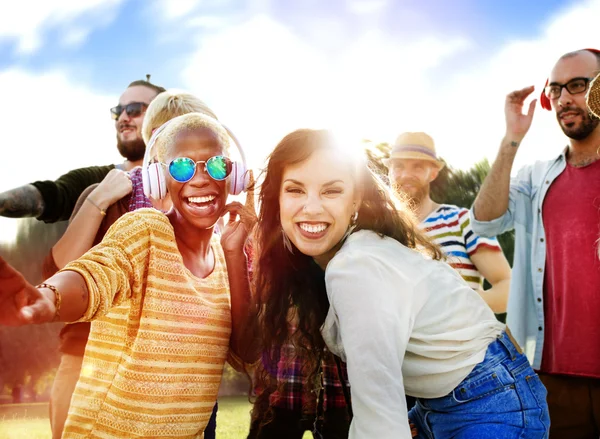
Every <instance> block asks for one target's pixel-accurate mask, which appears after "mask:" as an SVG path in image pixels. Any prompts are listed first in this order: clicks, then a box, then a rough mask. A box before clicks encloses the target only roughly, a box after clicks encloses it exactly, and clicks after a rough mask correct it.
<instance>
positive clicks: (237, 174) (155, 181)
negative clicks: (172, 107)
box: [142, 113, 249, 200]
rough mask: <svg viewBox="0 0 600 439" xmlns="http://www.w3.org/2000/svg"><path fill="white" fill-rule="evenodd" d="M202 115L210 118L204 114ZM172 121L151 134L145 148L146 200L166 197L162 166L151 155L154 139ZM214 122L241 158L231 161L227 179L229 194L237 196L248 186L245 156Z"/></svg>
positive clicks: (143, 168)
mask: <svg viewBox="0 0 600 439" xmlns="http://www.w3.org/2000/svg"><path fill="white" fill-rule="evenodd" d="M188 114H189V113H188ZM200 114H202V113H200ZM202 115H203V116H205V117H209V118H211V117H210V116H206V115H205V114H202ZM211 119H212V118H211ZM172 120H173V119H171V120H168V121H167V122H165V123H164V124H162V125H161V126H160V127H159V128H158V129H156V130H155V131H154V132H153V133H152V137H150V140H149V141H148V145H147V146H146V152H145V154H144V161H143V163H142V183H143V186H144V195H146V196H147V197H148V198H154V199H155V200H161V199H163V198H164V197H165V196H166V195H167V184H166V178H165V173H164V170H163V166H162V165H161V164H160V163H158V162H157V161H156V160H155V159H156V158H155V156H154V154H153V149H154V145H155V144H156V139H157V138H158V136H160V134H161V133H162V132H163V131H164V130H165V128H166V127H167V126H168V125H169V124H170V123H171V121H172ZM215 120H216V119H215ZM216 122H217V123H219V124H220V125H221V126H222V127H223V128H224V129H225V131H227V134H229V137H230V138H231V139H232V140H233V143H235V145H236V146H237V149H238V151H239V152H240V156H241V158H242V161H241V162H234V161H232V163H231V173H230V174H229V176H228V177H227V178H228V179H229V193H230V194H231V195H238V194H240V193H241V192H242V191H245V190H246V188H247V187H248V184H249V175H248V173H247V172H246V154H244V150H243V149H242V146H241V145H240V142H239V141H238V139H237V138H236V137H235V135H234V134H233V133H232V132H231V131H230V130H229V128H227V127H226V126H225V125H223V124H222V123H221V122H219V121H218V120H217V121H216ZM151 160H152V161H153V162H152V163H150V161H151Z"/></svg>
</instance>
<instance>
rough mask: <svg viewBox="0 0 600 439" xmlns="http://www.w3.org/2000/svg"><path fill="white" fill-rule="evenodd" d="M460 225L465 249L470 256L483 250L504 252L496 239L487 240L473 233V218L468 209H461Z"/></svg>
mask: <svg viewBox="0 0 600 439" xmlns="http://www.w3.org/2000/svg"><path fill="white" fill-rule="evenodd" d="M458 223H459V226H460V229H461V232H462V237H463V241H464V243H465V248H466V249H467V254H468V255H469V256H472V255H474V254H475V253H477V250H479V249H481V248H489V249H490V250H494V251H502V247H500V243H499V242H498V239H496V237H491V238H486V237H484V236H480V235H478V234H476V233H475V232H474V231H473V228H472V227H471V218H470V216H469V210H468V209H461V210H460V212H459V213H458Z"/></svg>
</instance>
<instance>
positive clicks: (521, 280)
mask: <svg viewBox="0 0 600 439" xmlns="http://www.w3.org/2000/svg"><path fill="white" fill-rule="evenodd" d="M566 151H567V150H566V149H565V150H564V151H563V152H562V153H561V154H560V155H559V156H558V157H557V158H556V159H554V160H549V161H543V162H542V161H540V162H536V163H534V164H533V165H529V166H525V167H523V168H522V169H521V170H520V171H519V172H518V174H517V176H516V177H515V178H513V179H511V182H510V197H509V202H508V210H507V211H506V212H505V213H504V214H503V215H502V216H500V217H499V218H496V219H493V220H491V221H477V220H476V219H475V215H474V213H473V208H471V211H470V216H471V226H472V227H473V230H474V231H475V233H478V234H480V235H482V236H488V237H492V236H497V235H500V234H501V233H504V232H507V231H509V230H512V229H514V230H515V253H514V259H513V268H512V278H511V282H510V295H509V298H508V309H507V315H506V325H507V326H508V327H509V328H510V330H511V332H512V334H513V336H514V337H515V339H516V340H517V342H518V343H519V344H520V345H521V347H522V348H523V349H524V351H525V354H526V355H527V358H528V359H529V361H530V362H531V363H532V365H533V368H534V369H539V368H540V365H541V362H542V349H543V347H544V294H543V293H544V286H543V284H544V270H545V264H546V235H545V232H544V222H543V221H542V205H543V203H544V198H545V196H546V193H547V192H548V189H549V188H550V185H551V184H552V182H553V181H554V180H555V179H556V177H558V176H559V175H560V174H561V173H562V172H563V171H564V170H565V168H566V165H567V162H566V156H565V154H566Z"/></svg>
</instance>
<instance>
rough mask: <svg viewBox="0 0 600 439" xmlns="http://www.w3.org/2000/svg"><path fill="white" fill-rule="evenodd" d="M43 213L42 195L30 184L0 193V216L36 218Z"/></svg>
mask: <svg viewBox="0 0 600 439" xmlns="http://www.w3.org/2000/svg"><path fill="white" fill-rule="evenodd" d="M43 211H44V199H43V198H42V194H41V192H40V191H39V190H37V188H36V187H35V186H33V185H31V184H26V185H25V186H21V187H18V188H15V189H11V190H8V191H6V192H2V193H0V216H5V217H9V218H25V217H38V216H40V215H41V214H42V212H43Z"/></svg>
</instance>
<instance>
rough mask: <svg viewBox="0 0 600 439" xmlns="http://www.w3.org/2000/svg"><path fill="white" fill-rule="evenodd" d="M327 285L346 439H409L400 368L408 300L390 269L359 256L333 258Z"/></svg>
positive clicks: (408, 322)
mask: <svg viewBox="0 0 600 439" xmlns="http://www.w3.org/2000/svg"><path fill="white" fill-rule="evenodd" d="M400 283H401V282H400ZM326 285H327V295H328V296H329V300H330V304H331V307H332V309H331V310H330V313H331V312H332V311H333V312H334V313H335V314H336V318H337V321H338V323H337V325H338V329H339V339H340V340H341V341H342V345H343V351H344V353H345V360H346V362H347V369H348V379H349V381H350V391H351V397H352V410H353V412H354V418H353V419H352V424H351V426H350V435H349V437H350V438H351V439H358V438H378V439H405V438H406V439H408V438H410V437H411V434H410V428H409V425H408V412H407V406H406V399H405V392H404V380H403V377H402V363H403V359H404V355H405V352H406V347H407V344H408V340H409V337H410V331H411V327H410V325H411V321H412V318H411V316H410V309H411V306H410V301H411V294H408V292H407V291H404V290H405V288H402V287H401V285H400V284H399V279H398V278H397V276H394V272H393V271H392V270H390V269H389V267H382V265H381V264H380V263H378V261H377V260H375V259H374V258H372V257H369V255H364V254H362V252H352V253H350V252H348V253H345V254H340V255H337V256H336V257H335V258H334V259H333V260H332V261H331V262H330V264H329V266H328V267H327V272H326ZM399 302H402V306H400V304H399Z"/></svg>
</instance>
